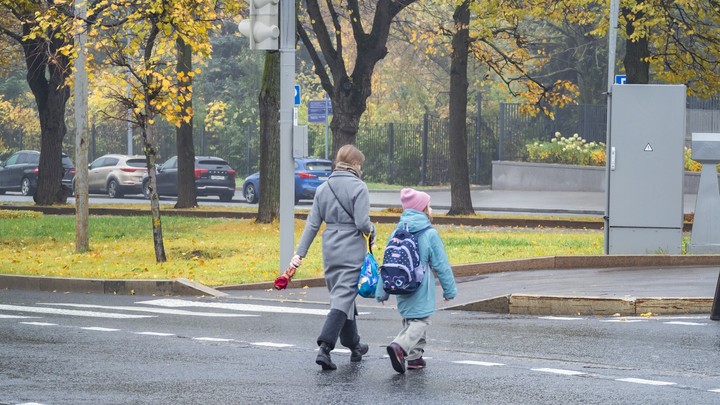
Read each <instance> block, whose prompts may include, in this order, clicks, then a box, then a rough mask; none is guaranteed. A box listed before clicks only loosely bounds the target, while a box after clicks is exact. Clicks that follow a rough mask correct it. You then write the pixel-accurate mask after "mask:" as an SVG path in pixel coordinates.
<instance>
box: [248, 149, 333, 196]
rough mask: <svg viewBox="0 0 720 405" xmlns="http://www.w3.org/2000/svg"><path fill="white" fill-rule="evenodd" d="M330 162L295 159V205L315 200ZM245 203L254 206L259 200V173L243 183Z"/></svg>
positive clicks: (329, 169)
mask: <svg viewBox="0 0 720 405" xmlns="http://www.w3.org/2000/svg"><path fill="white" fill-rule="evenodd" d="M331 172H332V162H331V161H329V160H327V159H318V158H295V204H297V203H298V202H299V201H300V200H312V199H313V198H315V190H316V189H317V188H318V186H320V185H321V184H322V183H324V182H325V181H327V179H328V176H330V173H331ZM243 196H244V197H245V201H247V202H248V203H250V204H255V203H257V202H258V200H260V173H253V174H251V175H250V176H248V177H247V178H245V182H244V183H243Z"/></svg>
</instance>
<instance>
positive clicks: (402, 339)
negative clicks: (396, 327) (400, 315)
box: [393, 317, 430, 360]
mask: <svg viewBox="0 0 720 405" xmlns="http://www.w3.org/2000/svg"><path fill="white" fill-rule="evenodd" d="M429 326H430V317H427V318H419V319H403V329H402V330H401V331H400V333H398V335H397V337H395V339H394V340H393V343H397V344H398V345H400V347H402V348H403V350H405V353H407V356H406V357H405V359H407V360H415V359H418V358H420V357H421V356H422V354H423V352H424V351H425V350H424V349H425V344H426V343H427V341H426V338H427V336H426V331H427V329H428V327H429Z"/></svg>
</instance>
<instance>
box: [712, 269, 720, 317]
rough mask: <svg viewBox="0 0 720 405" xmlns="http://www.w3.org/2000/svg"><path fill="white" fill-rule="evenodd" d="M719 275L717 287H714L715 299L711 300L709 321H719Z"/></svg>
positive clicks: (719, 276)
mask: <svg viewBox="0 0 720 405" xmlns="http://www.w3.org/2000/svg"><path fill="white" fill-rule="evenodd" d="M718 301H720V275H718V282H717V286H715V298H714V299H713V304H712V310H711V311H710V319H712V320H713V321H720V304H718Z"/></svg>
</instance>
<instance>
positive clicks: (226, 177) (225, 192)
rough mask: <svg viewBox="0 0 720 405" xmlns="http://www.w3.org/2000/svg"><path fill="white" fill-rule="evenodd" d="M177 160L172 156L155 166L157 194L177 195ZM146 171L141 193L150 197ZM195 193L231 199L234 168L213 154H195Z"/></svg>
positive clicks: (233, 185) (233, 187)
mask: <svg viewBox="0 0 720 405" xmlns="http://www.w3.org/2000/svg"><path fill="white" fill-rule="evenodd" d="M177 163H178V160H177V156H173V157H171V158H170V159H168V160H167V161H166V162H165V163H163V164H162V165H160V166H158V168H157V193H158V195H172V196H175V195H178V166H177ZM149 183H150V178H149V177H148V175H147V173H145V176H144V177H143V186H142V189H143V194H144V195H145V197H146V198H150V190H149V189H148V185H149ZM195 195H198V196H211V195H216V196H218V197H220V201H225V202H227V201H231V200H232V198H233V196H234V195H235V170H233V169H232V168H231V167H230V165H229V164H228V163H227V162H226V161H225V160H223V159H221V158H219V157H214V156H195Z"/></svg>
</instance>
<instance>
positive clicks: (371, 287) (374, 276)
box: [357, 235, 380, 298]
mask: <svg viewBox="0 0 720 405" xmlns="http://www.w3.org/2000/svg"><path fill="white" fill-rule="evenodd" d="M363 236H365V241H366V242H367V252H366V253H365V260H364V261H363V265H362V268H361V269H360V277H358V287H357V289H358V294H359V295H360V296H361V297H364V298H375V289H376V288H377V284H378V281H379V280H380V276H379V275H378V262H377V260H375V256H373V254H372V249H370V236H369V235H363Z"/></svg>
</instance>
